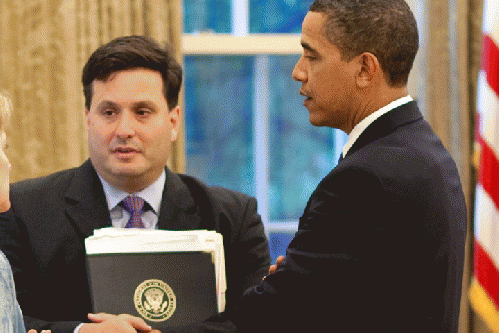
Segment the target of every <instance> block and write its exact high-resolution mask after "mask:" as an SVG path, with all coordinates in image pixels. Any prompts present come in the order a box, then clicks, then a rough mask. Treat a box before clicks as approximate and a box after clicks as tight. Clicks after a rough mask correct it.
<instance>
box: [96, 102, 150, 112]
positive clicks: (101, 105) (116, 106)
mask: <svg viewBox="0 0 499 333" xmlns="http://www.w3.org/2000/svg"><path fill="white" fill-rule="evenodd" d="M108 107H109V108H113V109H121V106H120V105H119V104H117V103H115V102H113V101H108V100H105V101H102V102H100V103H99V105H97V109H98V110H102V109H105V108H108ZM140 108H149V109H157V108H158V107H157V106H156V104H155V103H153V102H151V101H138V102H135V103H133V104H132V109H140Z"/></svg>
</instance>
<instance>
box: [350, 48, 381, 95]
mask: <svg viewBox="0 0 499 333" xmlns="http://www.w3.org/2000/svg"><path fill="white" fill-rule="evenodd" d="M358 64H359V65H360V66H359V69H360V70H359V71H358V73H357V80H356V81H357V86H358V87H359V88H366V87H368V86H369V85H371V84H373V83H378V78H383V75H384V74H383V71H382V70H381V65H380V63H379V61H378V58H377V57H376V56H375V55H374V54H372V53H370V52H364V53H362V54H361V55H360V56H358Z"/></svg>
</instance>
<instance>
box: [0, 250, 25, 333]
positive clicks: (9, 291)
mask: <svg viewBox="0 0 499 333" xmlns="http://www.w3.org/2000/svg"><path fill="white" fill-rule="evenodd" d="M0 332H13V333H26V329H25V328H24V322H23V315H22V313H21V308H20V307H19V304H18V303H17V299H16V289H15V287H14V279H13V278H12V270H11V269H10V265H9V261H8V260H7V258H6V257H5V255H4V254H3V253H2V252H1V251H0Z"/></svg>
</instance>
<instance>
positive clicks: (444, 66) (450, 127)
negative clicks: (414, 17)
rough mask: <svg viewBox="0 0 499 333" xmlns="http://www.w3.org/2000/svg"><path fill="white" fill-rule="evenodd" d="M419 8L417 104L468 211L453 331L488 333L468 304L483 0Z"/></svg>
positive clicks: (423, 4) (444, 2) (454, 0)
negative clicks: (454, 169) (445, 154)
mask: <svg viewBox="0 0 499 333" xmlns="http://www.w3.org/2000/svg"><path fill="white" fill-rule="evenodd" d="M419 6H420V12H419V14H418V15H419V16H420V17H419V18H418V21H419V22H420V23H422V24H421V27H420V28H421V29H420V30H421V35H422V41H423V43H422V44H423V45H422V49H421V55H420V56H421V58H420V59H419V62H418V65H419V68H418V69H419V71H420V75H419V82H418V93H419V95H418V99H419V102H420V106H421V107H422V109H423V112H424V113H425V116H426V118H427V119H428V120H429V122H430V123H431V125H432V127H433V128H434V129H435V130H436V132H437V133H438V135H439V136H440V137H441V138H442V140H443V142H444V144H445V145H446V147H447V148H448V149H449V151H450V152H451V154H452V155H453V157H454V158H455V160H456V162H457V165H458V168H459V172H460V175H461V179H462V183H463V188H464V193H465V196H466V201H467V206H468V211H469V222H468V239H467V246H466V253H467V254H466V262H465V266H466V268H465V274H464V280H463V297H462V302H461V318H460V326H459V332H460V333H467V332H476V333H478V332H488V330H487V329H486V328H485V327H484V326H483V324H482V323H481V322H480V321H479V320H478V318H477V316H474V315H473V313H472V310H471V308H470V305H469V300H468V288H469V282H470V278H471V274H472V246H473V231H472V220H473V205H474V187H475V183H476V180H475V175H476V170H475V169H474V168H473V166H472V161H473V159H472V155H473V143H474V129H475V128H474V118H475V117H474V116H475V105H476V87H477V78H478V70H479V66H480V52H481V38H482V33H481V20H482V7H483V0H439V1H431V0H426V1H423V2H421V3H420V5H419Z"/></svg>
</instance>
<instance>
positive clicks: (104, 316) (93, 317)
mask: <svg viewBox="0 0 499 333" xmlns="http://www.w3.org/2000/svg"><path fill="white" fill-rule="evenodd" d="M87 317H88V319H90V321H92V322H93V323H102V322H103V321H104V320H108V319H111V318H113V317H116V316H115V315H112V314H109V313H104V312H99V313H89V314H88V315H87Z"/></svg>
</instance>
